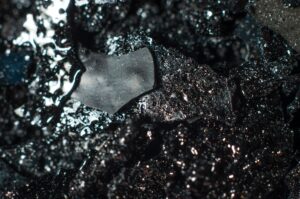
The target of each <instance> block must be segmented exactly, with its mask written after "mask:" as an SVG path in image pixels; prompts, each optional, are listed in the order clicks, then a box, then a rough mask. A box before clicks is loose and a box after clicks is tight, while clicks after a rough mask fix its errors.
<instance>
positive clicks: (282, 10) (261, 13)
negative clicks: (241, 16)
mask: <svg viewBox="0 0 300 199" xmlns="http://www.w3.org/2000/svg"><path fill="white" fill-rule="evenodd" d="M255 18H256V19H257V20H258V21H260V22H261V23H262V24H263V25H265V26H268V27H269V28H270V29H272V30H274V31H275V32H277V33H279V34H281V35H282V36H283V37H284V38H285V39H286V40H287V41H288V43H289V44H290V45H291V47H292V48H294V49H295V50H296V51H298V52H300V8H287V7H285V6H284V5H283V3H282V1H281V0H257V2H256V4H255Z"/></svg>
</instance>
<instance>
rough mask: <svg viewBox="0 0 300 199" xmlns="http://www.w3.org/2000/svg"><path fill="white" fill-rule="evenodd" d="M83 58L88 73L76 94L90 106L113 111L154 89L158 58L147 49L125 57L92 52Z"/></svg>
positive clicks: (74, 95) (109, 111)
mask: <svg viewBox="0 0 300 199" xmlns="http://www.w3.org/2000/svg"><path fill="white" fill-rule="evenodd" d="M81 60H82V62H83V64H84V66H85V67H86V72H85V73H83V75H82V77H81V80H80V84H79V86H78V88H77V89H76V90H75V92H74V93H73V94H72V97H73V98H74V99H77V100H79V101H81V102H82V103H83V104H85V105H86V106H89V107H93V108H97V109H100V110H103V111H106V112H108V113H110V114H113V113H115V112H117V111H118V110H119V109H120V108H121V107H122V106H124V105H125V104H127V103H128V102H129V101H131V100H132V99H134V98H136V97H138V96H140V95H141V94H143V93H145V92H147V91H149V90H151V89H153V86H154V61H153V57H152V55H151V53H150V51H149V50H148V49H147V48H142V49H139V50H137V51H135V52H132V53H129V54H126V55H122V56H107V55H105V54H101V53H90V54H89V55H88V56H86V57H84V56H81Z"/></svg>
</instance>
